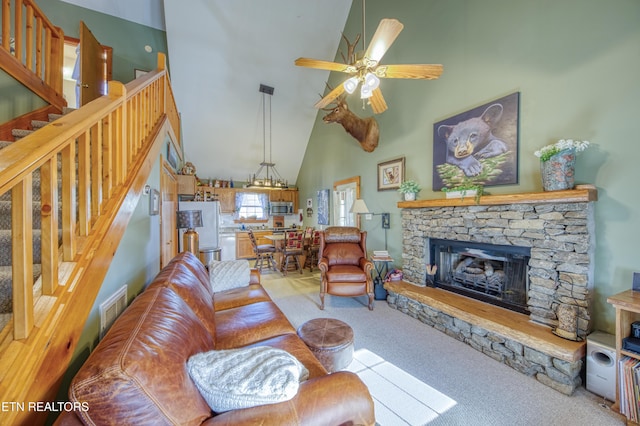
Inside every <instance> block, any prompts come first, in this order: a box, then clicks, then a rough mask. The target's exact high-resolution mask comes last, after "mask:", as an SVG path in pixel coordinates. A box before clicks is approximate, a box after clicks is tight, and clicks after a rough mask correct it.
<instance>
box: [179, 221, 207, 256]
mask: <svg viewBox="0 0 640 426" xmlns="http://www.w3.org/2000/svg"><path fill="white" fill-rule="evenodd" d="M198 227H202V210H178V229H185V228H186V229H187V230H186V231H185V233H184V236H183V241H184V251H190V252H191V253H193V254H195V255H196V256H200V247H199V244H200V237H199V236H198V233H197V232H196V230H195V229H194V228H198Z"/></svg>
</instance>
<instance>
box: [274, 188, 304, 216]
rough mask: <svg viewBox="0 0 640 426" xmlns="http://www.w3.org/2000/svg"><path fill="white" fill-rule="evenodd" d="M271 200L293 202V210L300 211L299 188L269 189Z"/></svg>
mask: <svg viewBox="0 0 640 426" xmlns="http://www.w3.org/2000/svg"><path fill="white" fill-rule="evenodd" d="M269 201H286V202H289V203H293V212H294V213H297V211H298V190H297V189H273V190H271V191H269Z"/></svg>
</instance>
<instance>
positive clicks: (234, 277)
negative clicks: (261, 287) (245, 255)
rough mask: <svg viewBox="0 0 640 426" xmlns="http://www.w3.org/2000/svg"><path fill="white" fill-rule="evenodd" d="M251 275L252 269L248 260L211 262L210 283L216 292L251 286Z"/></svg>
mask: <svg viewBox="0 0 640 426" xmlns="http://www.w3.org/2000/svg"><path fill="white" fill-rule="evenodd" d="M250 274H251V268H250V267H249V261H248V260H244V259H240V260H225V261H218V260H212V261H211V262H209V283H210V284H211V289H212V290H213V291H214V292H217V291H224V290H230V289H232V288H237V287H243V286H246V285H249V277H250Z"/></svg>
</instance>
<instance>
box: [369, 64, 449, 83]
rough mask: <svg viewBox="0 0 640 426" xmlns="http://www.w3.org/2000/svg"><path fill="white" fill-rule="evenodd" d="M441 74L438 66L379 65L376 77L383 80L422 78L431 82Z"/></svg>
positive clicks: (440, 67) (440, 68)
mask: <svg viewBox="0 0 640 426" xmlns="http://www.w3.org/2000/svg"><path fill="white" fill-rule="evenodd" d="M440 74H442V65H440V64H408V65H381V66H379V67H378V68H377V69H376V75H377V76H378V77H383V78H422V79H427V80H433V79H436V78H438V77H440Z"/></svg>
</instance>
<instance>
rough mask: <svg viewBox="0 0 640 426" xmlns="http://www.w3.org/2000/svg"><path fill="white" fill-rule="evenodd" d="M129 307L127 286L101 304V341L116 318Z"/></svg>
mask: <svg viewBox="0 0 640 426" xmlns="http://www.w3.org/2000/svg"><path fill="white" fill-rule="evenodd" d="M126 307H127V286H126V284H125V285H123V286H122V287H120V289H119V290H118V291H116V292H115V293H113V294H112V295H111V297H109V298H108V299H107V300H105V301H104V302H102V303H101V304H100V339H102V338H103V337H104V335H105V334H106V333H107V331H108V330H109V327H111V325H112V324H113V323H114V321H115V320H116V318H118V316H119V315H120V314H121V313H122V311H124V309H125V308H126Z"/></svg>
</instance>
